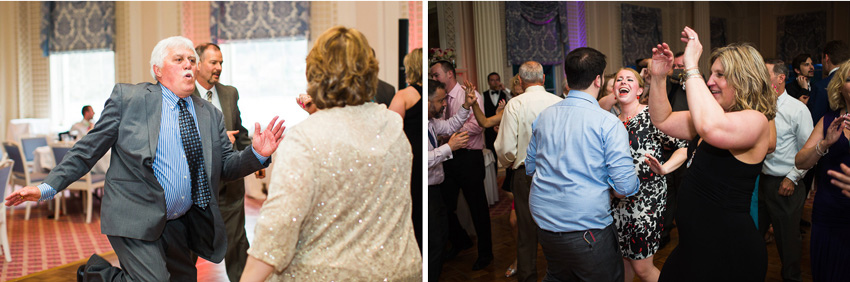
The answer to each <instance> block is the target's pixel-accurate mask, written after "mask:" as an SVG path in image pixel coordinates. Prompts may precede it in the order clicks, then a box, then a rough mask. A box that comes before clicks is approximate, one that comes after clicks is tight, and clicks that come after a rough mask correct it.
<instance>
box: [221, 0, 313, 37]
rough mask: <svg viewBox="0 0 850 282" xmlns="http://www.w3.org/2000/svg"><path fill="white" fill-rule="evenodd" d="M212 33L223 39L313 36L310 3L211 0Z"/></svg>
mask: <svg viewBox="0 0 850 282" xmlns="http://www.w3.org/2000/svg"><path fill="white" fill-rule="evenodd" d="M210 35H211V36H212V42H213V43H218V42H219V40H224V41H226V40H241V39H264V38H280V37H290V36H305V37H309V35H310V2H306V1H288V2H271V1H259V2H246V1H224V2H215V1H213V2H210Z"/></svg>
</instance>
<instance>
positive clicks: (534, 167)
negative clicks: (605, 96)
mask: <svg viewBox="0 0 850 282" xmlns="http://www.w3.org/2000/svg"><path fill="white" fill-rule="evenodd" d="M531 128H532V129H531V130H532V134H531V141H530V142H529V144H528V150H527V152H528V156H527V157H526V159H525V170H526V173H527V174H528V175H531V176H533V178H532V182H531V194H530V195H529V208H530V210H531V214H532V217H533V218H534V221H535V222H537V225H539V226H540V228H541V229H544V230H548V231H552V232H573V231H583V230H588V229H602V228H605V227H606V226H608V225H610V224H611V223H612V222H613V219H612V218H611V210H610V209H611V203H610V201H611V200H610V198H609V197H610V193H609V191H610V190H609V188H610V187H613V188H614V190H616V191H617V193H619V194H622V195H626V196H631V195H634V194H635V193H637V191H638V188H639V187H640V181H639V180H638V177H637V172H636V171H635V166H634V164H633V161H632V156H631V154H630V153H629V136H628V133H627V132H626V128H625V127H624V126H623V124H622V123H621V122H620V120H619V119H617V117H616V116H614V115H611V113H609V112H608V111H605V110H603V109H602V108H600V107H599V104H598V103H597V102H596V99H594V98H593V97H592V96H590V95H589V94H587V93H584V92H581V91H575V90H572V91H570V93H569V95H567V98H566V99H564V100H563V101H561V102H558V103H556V104H554V105H552V106H550V107H549V108H547V109H546V110H544V111H543V112H541V113H540V115H539V116H538V117H537V119H536V120H535V121H534V123H533V124H532V126H531Z"/></svg>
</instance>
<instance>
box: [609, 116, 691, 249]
mask: <svg viewBox="0 0 850 282" xmlns="http://www.w3.org/2000/svg"><path fill="white" fill-rule="evenodd" d="M624 124H625V126H626V131H628V132H629V146H630V148H631V150H630V151H631V153H632V158H633V159H634V164H635V167H636V168H637V174H638V177H639V178H640V190H639V191H638V193H637V194H635V195H634V196H630V197H625V198H623V199H619V198H614V199H613V200H612V201H611V209H612V211H613V212H612V216H613V217H614V226H616V227H617V233H618V234H619V243H620V251H622V252H623V256H624V257H626V258H629V259H633V260H639V259H645V258H647V257H649V256H652V255H653V254H655V252H657V251H658V248H659V244H660V241H661V228H662V227H663V224H664V217H663V216H662V213H663V212H664V210H665V209H666V206H667V181H665V178H664V176H663V175H658V174H656V173H655V172H653V171H652V170H651V169H650V168H649V164H647V163H646V159H647V158H646V156H645V154H650V155H651V156H653V157H655V158H656V159H659V160H661V150H662V147H667V148H673V149H678V148H685V147H687V146H688V143H687V142H686V141H684V140H680V139H676V138H673V137H670V136H668V135H667V134H664V133H663V132H661V130H658V128H655V126H654V125H652V122H651V121H650V119H649V107H648V106H647V107H645V108H644V109H643V110H642V111H641V112H640V113H638V114H637V115H636V116H634V117H632V118H630V119H629V120H628V121H626V122H624Z"/></svg>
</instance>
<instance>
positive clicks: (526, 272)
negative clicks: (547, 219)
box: [512, 166, 540, 282]
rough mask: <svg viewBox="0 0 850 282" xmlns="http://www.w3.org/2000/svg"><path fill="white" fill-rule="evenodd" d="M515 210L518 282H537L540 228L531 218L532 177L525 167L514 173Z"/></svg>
mask: <svg viewBox="0 0 850 282" xmlns="http://www.w3.org/2000/svg"><path fill="white" fill-rule="evenodd" d="M513 174H514V175H513V179H512V180H513V184H512V188H513V191H514V209H515V210H516V225H517V242H516V246H517V254H516V258H517V281H519V282H524V281H537V233H538V230H539V229H540V227H538V226H537V223H536V222H534V218H532V217H531V211H530V210H529V208H528V195H529V194H530V190H531V179H532V177H531V176H528V175H526V174H525V166H520V167H519V168H517V169H516V170H514V171H513Z"/></svg>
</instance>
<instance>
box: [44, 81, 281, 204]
mask: <svg viewBox="0 0 850 282" xmlns="http://www.w3.org/2000/svg"><path fill="white" fill-rule="evenodd" d="M160 87H162V117H161V119H160V125H159V138H158V141H157V147H156V156H155V157H154V161H153V172H154V175H155V176H156V180H157V181H158V182H159V184H160V185H161V186H162V188H163V189H164V190H165V209H166V212H167V214H166V215H167V218H168V219H169V220H171V219H176V218H179V217H180V216H182V215H183V214H185V213H186V212H187V211H188V210H189V208H190V207H192V178H191V177H190V171H189V163H188V162H187V161H186V154H185V152H183V141H182V139H180V109H179V108H178V107H177V101H178V99H180V97H177V95H176V94H174V93H173V92H171V90H169V89H168V88H166V87H165V86H164V85H162V84H160ZM183 100H186V103H187V104H188V106H189V109H188V110H189V113H190V114H192V118H193V119H194V120H195V124H196V125H197V124H198V118H197V115H196V114H195V105H194V104H193V103H192V97H191V96H189V97H186V98H183ZM196 128H198V127H197V126H196ZM200 135H201V134H200V130H199V131H198V136H200ZM251 151H252V152H254V156H256V157H257V159H258V160H259V161H260V163H265V162H266V160H268V157H263V156H262V155H260V154H258V153H257V151H256V150H254V147H253V146H252V147H251ZM204 161H208V162H209V161H212V160H204ZM38 188H39V190H40V191H41V199H39V200H40V201H45V200H50V199H52V198H53V197H54V196H55V195H56V190H55V189H53V187H51V186H50V185H48V184H47V183H41V184H40V185H38Z"/></svg>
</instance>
